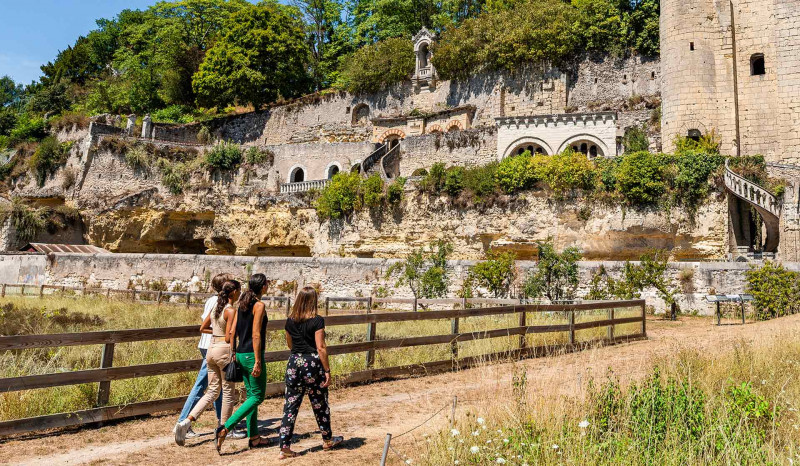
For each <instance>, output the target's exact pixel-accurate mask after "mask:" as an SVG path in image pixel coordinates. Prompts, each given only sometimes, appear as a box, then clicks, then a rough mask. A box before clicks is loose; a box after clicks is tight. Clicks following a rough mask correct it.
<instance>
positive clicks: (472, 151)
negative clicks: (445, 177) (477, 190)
mask: <svg viewBox="0 0 800 466" xmlns="http://www.w3.org/2000/svg"><path fill="white" fill-rule="evenodd" d="M496 141H497V130H496V129H495V128H494V127H488V128H487V127H481V128H476V129H469V130H464V131H455V132H450V133H436V134H425V135H422V136H414V137H408V138H406V139H404V140H403V141H402V142H401V143H400V151H401V160H400V175H401V176H411V175H412V174H413V173H414V171H415V170H417V169H425V170H429V169H430V167H431V165H432V164H433V162H441V163H444V164H445V165H448V166H450V165H461V166H475V165H484V164H487V163H489V162H492V161H494V160H496V159H497V156H496V150H497V143H496Z"/></svg>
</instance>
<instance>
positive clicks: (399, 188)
mask: <svg viewBox="0 0 800 466" xmlns="http://www.w3.org/2000/svg"><path fill="white" fill-rule="evenodd" d="M405 185H406V179H405V178H403V177H402V176H401V177H398V178H397V179H396V180H394V182H393V183H392V184H390V185H389V187H388V188H386V202H388V203H389V205H391V206H395V207H396V206H398V205H400V203H401V202H403V196H404V194H403V192H404V188H405Z"/></svg>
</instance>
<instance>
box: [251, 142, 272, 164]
mask: <svg viewBox="0 0 800 466" xmlns="http://www.w3.org/2000/svg"><path fill="white" fill-rule="evenodd" d="M244 159H245V161H246V162H247V163H249V164H250V165H260V164H265V165H270V166H271V165H272V164H273V163H274V162H275V154H273V153H272V151H271V150H269V149H267V148H264V149H261V148H258V147H255V146H252V147H250V148H249V149H247V152H245V155H244Z"/></svg>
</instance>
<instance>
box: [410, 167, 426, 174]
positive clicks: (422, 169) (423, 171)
mask: <svg viewBox="0 0 800 466" xmlns="http://www.w3.org/2000/svg"><path fill="white" fill-rule="evenodd" d="M427 174H428V170H425V169H424V168H417V169H416V170H414V171H413V172H412V173H411V176H425V175H427Z"/></svg>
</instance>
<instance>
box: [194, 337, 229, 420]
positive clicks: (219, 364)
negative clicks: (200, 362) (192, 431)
mask: <svg viewBox="0 0 800 466" xmlns="http://www.w3.org/2000/svg"><path fill="white" fill-rule="evenodd" d="M230 351H231V347H230V345H229V344H227V343H224V342H223V343H213V344H212V345H211V347H210V348H209V349H208V354H207V355H206V363H207V364H208V388H206V393H205V395H203V397H202V398H200V401H198V402H197V404H196V405H195V406H194V409H192V412H191V413H189V416H191V417H192V418H194V419H195V420H197V419H199V418H200V414H202V413H203V411H205V410H206V409H207V408H208V407H209V406H211V404H212V403H214V400H216V399H217V397H219V392H220V388H221V389H222V412H221V413H220V423H221V424H225V421H227V420H228V418H229V417H231V413H232V412H233V407H234V405H236V393H235V389H236V384H235V383H233V382H228V381H227V380H225V366H227V365H228V361H229V360H230ZM220 386H221V387H220Z"/></svg>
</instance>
